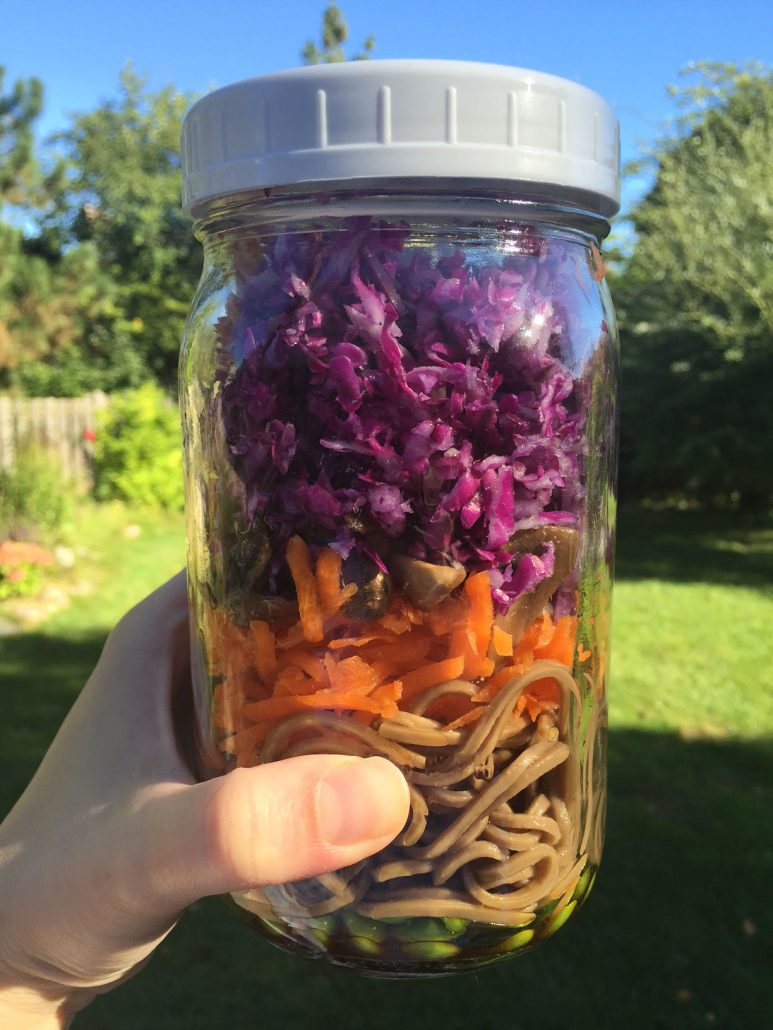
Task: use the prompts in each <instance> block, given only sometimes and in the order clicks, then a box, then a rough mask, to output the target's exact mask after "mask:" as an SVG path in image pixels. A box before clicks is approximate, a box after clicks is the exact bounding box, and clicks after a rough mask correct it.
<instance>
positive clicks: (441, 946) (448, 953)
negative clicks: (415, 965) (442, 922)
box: [403, 941, 459, 962]
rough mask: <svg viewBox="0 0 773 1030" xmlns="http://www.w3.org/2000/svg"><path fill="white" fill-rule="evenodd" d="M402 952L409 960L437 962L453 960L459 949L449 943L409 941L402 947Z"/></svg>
mask: <svg viewBox="0 0 773 1030" xmlns="http://www.w3.org/2000/svg"><path fill="white" fill-rule="evenodd" d="M403 951H404V952H405V954H406V955H410V956H411V958H418V959H424V960H425V961H429V962H439V961H441V959H447V958H453V957H454V956H455V955H458V954H459V948H458V947H457V945H456V944H451V943H450V941H409V942H408V943H407V944H404V945H403Z"/></svg>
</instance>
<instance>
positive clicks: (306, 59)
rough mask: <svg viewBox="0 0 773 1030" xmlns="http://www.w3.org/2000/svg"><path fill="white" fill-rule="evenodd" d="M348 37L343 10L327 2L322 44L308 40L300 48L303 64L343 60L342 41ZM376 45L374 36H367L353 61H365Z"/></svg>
mask: <svg viewBox="0 0 773 1030" xmlns="http://www.w3.org/2000/svg"><path fill="white" fill-rule="evenodd" d="M348 38H349V27H348V26H347V24H346V19H345V18H344V15H343V11H342V10H341V8H340V7H338V6H337V5H336V4H328V6H327V7H326V8H325V10H324V12H323V14H322V46H321V48H320V47H318V46H317V44H316V43H314V42H313V41H312V40H309V41H308V42H307V43H306V45H305V46H304V48H303V50H301V60H302V61H303V63H304V64H335V63H337V62H338V61H345V60H346V54H345V53H344V43H345V42H346V40H347V39H348ZM375 45H376V38H375V36H372V35H371V36H368V37H367V38H366V39H365V41H364V43H363V44H362V50H361V51H360V52H359V53H358V54H355V55H354V57H353V58H352V60H353V61H367V60H368V58H369V57H370V55H371V53H372V52H373V49H374V47H375Z"/></svg>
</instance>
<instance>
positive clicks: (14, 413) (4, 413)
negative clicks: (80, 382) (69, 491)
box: [0, 390, 110, 483]
mask: <svg viewBox="0 0 773 1030" xmlns="http://www.w3.org/2000/svg"><path fill="white" fill-rule="evenodd" d="M109 403H110V398H109V397H108V395H107V394H106V393H102V391H101V390H96V391H95V392H94V393H87V394H84V395H83V396H82V397H9V396H7V395H0V468H5V469H10V468H12V467H13V464H14V461H15V458H16V453H17V451H18V449H19V446H20V445H21V446H23V445H24V444H25V443H27V442H29V443H34V444H36V445H38V446H40V447H42V448H44V449H45V450H46V451H48V452H49V453H50V454H51V455H52V456H54V457H55V458H57V459H58V460H59V462H60V464H61V466H62V477H63V479H68V480H72V481H74V482H76V483H87V482H88V481H89V479H90V461H89V457H90V454H91V451H92V448H93V442H92V439H90V437H92V436H93V433H94V431H95V429H96V421H97V412H98V411H99V410H100V409H101V408H105V407H107V405H108V404H109Z"/></svg>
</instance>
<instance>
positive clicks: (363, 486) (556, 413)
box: [218, 222, 583, 611]
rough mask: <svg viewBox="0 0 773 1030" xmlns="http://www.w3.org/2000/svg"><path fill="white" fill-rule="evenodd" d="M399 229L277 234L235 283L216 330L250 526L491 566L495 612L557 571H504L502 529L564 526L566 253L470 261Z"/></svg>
mask: <svg viewBox="0 0 773 1030" xmlns="http://www.w3.org/2000/svg"><path fill="white" fill-rule="evenodd" d="M405 237H406V233H405V232H404V231H403V230H400V229H396V228H394V227H391V226H379V225H375V226H374V225H372V224H370V223H368V222H365V223H362V222H361V223H358V224H356V225H354V226H353V227H352V228H351V229H349V230H347V231H339V232H336V233H332V232H331V233H329V234H312V233H305V234H303V233H301V234H289V233H288V234H286V235H280V236H277V237H276V238H275V240H274V241H273V243H272V245H271V246H270V247H269V249H268V251H267V253H266V254H265V256H264V257H263V258H262V259H261V260H260V261H259V262H256V263H255V265H254V267H252V268H250V269H249V272H248V274H242V276H241V277H240V279H239V283H238V289H237V293H236V296H235V297H234V298H232V299H231V301H230V302H229V308H228V310H229V314H228V317H227V318H226V319H224V320H223V323H221V324H220V325H219V326H218V334H219V335H220V337H221V340H222V341H223V347H224V351H223V354H222V363H221V367H222V372H221V376H220V378H221V381H222V389H221V404H222V408H221V410H222V418H223V422H224V427H225V434H226V439H227V442H228V446H229V447H230V452H231V460H232V462H233V466H234V468H235V470H236V472H237V473H238V475H239V477H240V479H241V480H242V482H243V483H244V487H245V496H246V515H247V517H248V518H250V519H253V518H256V517H259V518H260V519H262V521H263V522H264V524H265V525H267V526H268V527H269V529H270V531H271V532H272V533H273V534H274V535H275V537H276V538H277V539H278V541H280V542H281V541H285V540H287V539H288V538H289V537H290V536H291V535H292V534H293V533H296V532H300V531H304V530H306V529H307V528H308V527H309V526H310V525H313V526H315V527H318V530H319V532H320V533H321V534H323V535H324V539H325V540H326V542H328V543H329V544H330V545H331V546H333V547H334V548H335V549H336V550H337V551H338V552H339V553H340V554H341V555H342V556H343V557H347V556H348V554H349V553H351V550H352V548H353V547H354V546H355V541H356V540H358V539H362V536H363V534H367V533H368V532H370V531H380V532H381V533H383V534H386V536H387V537H389V538H392V539H396V538H398V537H399V538H400V540H401V548H402V550H403V551H404V553H406V554H410V555H412V556H413V557H416V558H421V559H424V560H427V561H435V562H441V563H447V562H449V561H450V562H460V563H462V564H464V566H465V567H466V568H467V569H468V571H473V570H477V569H488V570H490V572H491V576H492V594H493V597H494V601H495V604H496V607H497V609H498V610H499V611H505V610H506V609H507V607H508V606H509V605H510V604H511V603H512V601H513V600H514V599H515V598H516V597H518V596H519V595H520V594H521V593H524V592H525V591H528V590H531V589H533V587H534V586H535V585H536V584H537V583H538V582H539V581H540V580H541V579H544V578H545V577H547V576H550V575H551V574H552V572H553V553H552V547H550V546H548V547H547V548H546V549H545V552H544V553H543V554H542V555H527V556H524V557H522V558H520V559H515V560H514V559H513V556H512V555H511V554H510V553H509V552H508V551H507V550H505V547H506V545H507V543H508V541H509V540H510V539H511V538H512V536H513V534H514V533H515V532H516V531H517V530H519V529H525V528H529V527H533V526H537V525H540V524H550V523H552V524H556V525H567V524H568V525H574V524H576V521H577V518H576V514H575V511H576V505H577V503H578V495H577V485H576V484H577V481H578V472H579V461H580V456H581V448H582V433H583V416H582V405H581V404H580V401H579V397H578V391H577V384H576V383H575V381H574V379H573V376H572V373H571V372H570V370H569V369H568V368H567V367H566V365H565V364H564V362H563V361H562V356H561V355H562V343H563V342H564V337H565V334H566V315H565V314H562V312H561V310H560V307H558V306H557V304H556V300H555V296H556V280H557V278H558V279H559V280H560V276H561V274H562V272H561V268H560V267H559V265H560V261H561V255H560V254H556V255H555V256H553V255H552V252H551V250H550V247H549V245H548V244H547V243H545V244H543V243H540V242H539V241H538V242H537V243H536V244H535V242H534V241H531V246H530V247H529V248H526V252H525V253H512V254H507V255H506V256H504V257H502V258H501V259H500V261H501V267H499V266H495V265H492V264H489V265H486V266H483V267H479V266H477V265H475V264H474V263H473V262H472V260H471V259H470V255H467V254H465V253H463V252H461V251H456V252H454V253H451V254H446V255H445V256H442V257H440V258H438V257H437V256H434V255H433V254H432V253H431V252H429V251H428V250H427V249H425V248H421V249H415V250H412V249H410V248H409V247H406V245H405ZM540 248H541V249H540ZM570 498H571V505H569V504H568V503H565V499H566V502H568V501H569V499H570ZM572 508H574V509H575V510H571V509H572Z"/></svg>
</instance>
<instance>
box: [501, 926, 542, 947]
mask: <svg viewBox="0 0 773 1030" xmlns="http://www.w3.org/2000/svg"><path fill="white" fill-rule="evenodd" d="M533 938H534V931H533V930H519V932H518V933H514V934H513V935H512V937H508V938H507V940H505V941H502V950H503V951H517V950H518V949H519V948H524V947H525V946H526V945H527V944H528V943H529V942H530V941H531V940H532V939H533Z"/></svg>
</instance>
